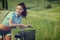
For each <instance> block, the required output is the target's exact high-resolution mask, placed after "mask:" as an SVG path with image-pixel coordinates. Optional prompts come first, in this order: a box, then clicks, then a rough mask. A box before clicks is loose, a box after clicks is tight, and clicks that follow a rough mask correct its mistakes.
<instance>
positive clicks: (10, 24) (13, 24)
mask: <svg viewBox="0 0 60 40" xmlns="http://www.w3.org/2000/svg"><path fill="white" fill-rule="evenodd" d="M9 26H10V27H14V26H25V25H24V24H15V23H13V22H12V19H9Z"/></svg>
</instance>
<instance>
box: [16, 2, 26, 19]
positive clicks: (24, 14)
mask: <svg viewBox="0 0 60 40" xmlns="http://www.w3.org/2000/svg"><path fill="white" fill-rule="evenodd" d="M17 6H22V8H23V10H24V12H22V14H21V15H22V16H23V17H24V18H26V16H27V9H26V6H25V3H23V2H21V3H19V4H17Z"/></svg>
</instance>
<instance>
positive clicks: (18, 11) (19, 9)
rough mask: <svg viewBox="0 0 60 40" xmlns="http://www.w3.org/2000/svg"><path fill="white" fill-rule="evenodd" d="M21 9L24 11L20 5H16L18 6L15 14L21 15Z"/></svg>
mask: <svg viewBox="0 0 60 40" xmlns="http://www.w3.org/2000/svg"><path fill="white" fill-rule="evenodd" d="M23 11H24V10H23V8H22V6H20V5H18V6H17V7H16V12H17V15H21V13H22V12H23Z"/></svg>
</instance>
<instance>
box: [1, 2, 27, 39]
mask: <svg viewBox="0 0 60 40" xmlns="http://www.w3.org/2000/svg"><path fill="white" fill-rule="evenodd" d="M26 16H27V11H26V6H25V4H24V3H19V4H17V6H16V11H12V12H10V13H9V14H8V15H7V16H6V18H5V20H4V21H3V23H2V24H3V25H5V26H7V27H14V28H15V27H21V28H26V27H27V26H28V25H24V24H22V23H21V20H22V18H26ZM10 33H11V32H10V30H9V31H6V32H5V37H4V40H11V34H10Z"/></svg>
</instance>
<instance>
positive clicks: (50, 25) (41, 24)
mask: <svg viewBox="0 0 60 40" xmlns="http://www.w3.org/2000/svg"><path fill="white" fill-rule="evenodd" d="M15 1H16V0H15ZM22 1H23V0H22ZM8 2H9V10H10V11H11V10H15V6H16V4H17V3H19V2H18V1H16V2H13V1H12V2H11V0H9V1H8ZM20 2H21V1H20ZM24 2H25V3H26V6H27V7H34V6H36V5H37V4H36V3H37V2H36V1H34V2H33V1H32V3H29V1H27V0H26V1H24ZM12 3H13V4H12ZM46 3H47V2H46ZM29 4H30V5H31V6H30V5H29ZM33 4H34V5H33ZM59 5H60V4H56V3H52V6H53V7H52V8H50V9H44V10H43V8H41V7H42V6H43V5H41V6H40V4H39V6H37V7H34V8H31V9H28V10H27V12H28V15H27V18H26V20H24V19H23V20H22V23H24V24H26V23H27V24H31V25H32V26H33V27H34V29H35V30H36V40H60V6H59ZM1 16H2V15H0V19H1V18H2V17H1Z"/></svg>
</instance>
